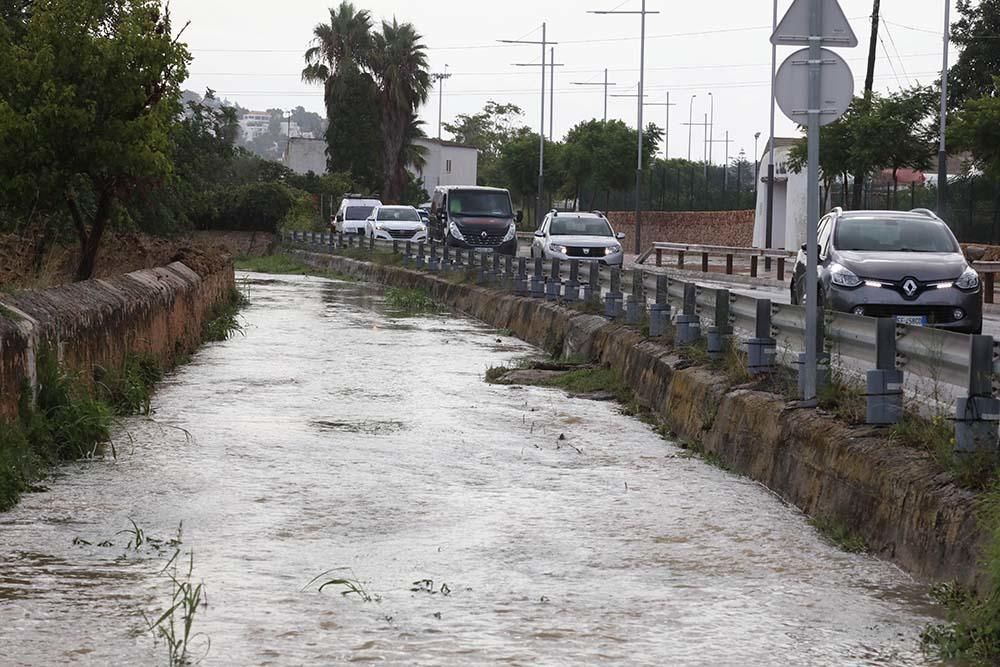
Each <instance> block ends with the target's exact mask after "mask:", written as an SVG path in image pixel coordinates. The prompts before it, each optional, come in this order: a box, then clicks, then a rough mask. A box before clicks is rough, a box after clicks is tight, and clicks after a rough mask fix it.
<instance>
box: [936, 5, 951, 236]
mask: <svg viewBox="0 0 1000 667" xmlns="http://www.w3.org/2000/svg"><path fill="white" fill-rule="evenodd" d="M950 30H951V0H945V2H944V49H943V51H944V55H943V56H942V58H943V61H942V64H941V143H940V146H939V148H938V184H937V214H938V215H939V216H943V215H945V206H946V204H947V198H946V194H947V189H948V149H947V146H946V145H945V131H946V130H947V129H948V40H949V39H950V34H949V31H950Z"/></svg>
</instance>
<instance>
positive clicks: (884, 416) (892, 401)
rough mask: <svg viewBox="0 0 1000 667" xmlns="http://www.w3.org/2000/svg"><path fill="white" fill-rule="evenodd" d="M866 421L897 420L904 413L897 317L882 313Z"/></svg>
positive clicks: (868, 377) (878, 325)
mask: <svg viewBox="0 0 1000 667" xmlns="http://www.w3.org/2000/svg"><path fill="white" fill-rule="evenodd" d="M867 384H868V393H867V394H866V397H865V398H866V403H867V410H866V417H865V423H866V424H881V425H886V424H897V423H899V419H900V417H902V415H903V371H901V370H898V369H897V368H896V320H894V319H893V318H891V317H880V318H879V319H878V324H877V325H876V328H875V368H874V369H873V370H870V371H868V375H867Z"/></svg>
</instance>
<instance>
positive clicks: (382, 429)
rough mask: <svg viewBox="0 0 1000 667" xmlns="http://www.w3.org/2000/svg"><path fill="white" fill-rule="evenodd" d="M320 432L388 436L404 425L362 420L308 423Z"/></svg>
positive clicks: (395, 422)
mask: <svg viewBox="0 0 1000 667" xmlns="http://www.w3.org/2000/svg"><path fill="white" fill-rule="evenodd" d="M310 424H311V425H312V426H314V427H315V428H318V429H319V430H320V431H340V432H342V433H363V434H365V435H388V434H390V433H396V432H398V431H402V430H403V428H405V424H403V422H401V421H382V420H377V419H363V420H355V421H342V420H325V419H318V420H315V421H312V422H310Z"/></svg>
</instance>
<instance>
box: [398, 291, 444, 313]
mask: <svg viewBox="0 0 1000 667" xmlns="http://www.w3.org/2000/svg"><path fill="white" fill-rule="evenodd" d="M385 302H386V305H388V306H389V308H391V309H393V310H398V311H403V312H406V313H426V312H432V311H436V310H438V304H437V303H436V302H435V301H434V299H432V298H431V296H430V294H428V293H427V291H426V290H422V289H414V288H399V287H390V288H388V289H387V290H386V291H385Z"/></svg>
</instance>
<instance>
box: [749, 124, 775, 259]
mask: <svg viewBox="0 0 1000 667" xmlns="http://www.w3.org/2000/svg"><path fill="white" fill-rule="evenodd" d="M758 141H760V132H754V135H753V196H754V200H753V205H754V208H756V207H757V183H758V182H759V179H760V159H759V157H760V155H759V153H758V152H757V142H758ZM767 268H771V267H767Z"/></svg>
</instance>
